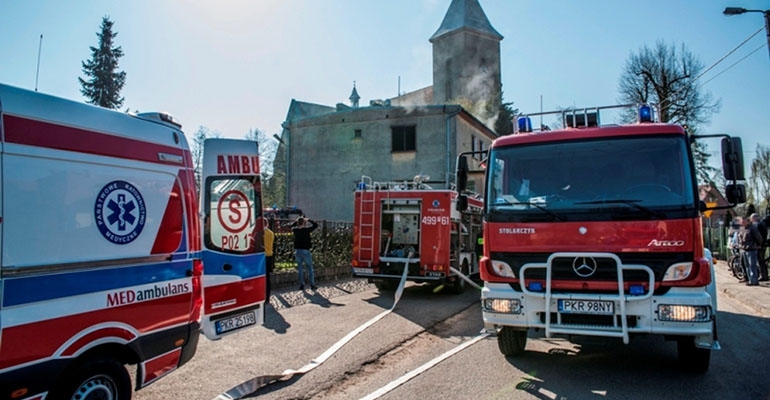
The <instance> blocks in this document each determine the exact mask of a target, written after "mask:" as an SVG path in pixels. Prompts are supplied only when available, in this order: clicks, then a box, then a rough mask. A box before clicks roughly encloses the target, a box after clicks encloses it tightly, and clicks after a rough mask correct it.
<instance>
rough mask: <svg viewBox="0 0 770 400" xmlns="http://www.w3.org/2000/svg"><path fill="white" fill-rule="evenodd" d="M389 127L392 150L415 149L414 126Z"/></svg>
mask: <svg viewBox="0 0 770 400" xmlns="http://www.w3.org/2000/svg"><path fill="white" fill-rule="evenodd" d="M390 129H391V138H392V149H393V150H392V151H393V152H394V153H395V152H399V151H415V150H417V145H416V139H415V136H416V135H415V131H416V129H415V126H414V125H408V126H393V127H391V128H390Z"/></svg>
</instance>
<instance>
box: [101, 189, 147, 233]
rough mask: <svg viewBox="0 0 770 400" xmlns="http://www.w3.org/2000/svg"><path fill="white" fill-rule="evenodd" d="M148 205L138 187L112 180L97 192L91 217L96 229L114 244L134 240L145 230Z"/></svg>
mask: <svg viewBox="0 0 770 400" xmlns="http://www.w3.org/2000/svg"><path fill="white" fill-rule="evenodd" d="M146 218H147V208H146V206H145V203H144V198H143V197H142V194H141V193H139V190H138V189H137V188H136V187H135V186H134V185H132V184H130V183H128V182H126V181H120V180H117V181H112V182H110V183H108V184H106V185H104V187H103V188H102V189H101V190H100V191H99V194H98V195H97V196H96V203H95V204H94V219H95V220H96V226H97V228H99V232H100V233H101V234H102V236H104V238H105V239H107V240H109V241H110V242H112V243H115V244H128V243H131V242H133V241H134V240H135V239H136V238H137V237H139V234H141V233H142V229H144V223H145V221H146Z"/></svg>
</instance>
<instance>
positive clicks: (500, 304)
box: [481, 299, 521, 314]
mask: <svg viewBox="0 0 770 400" xmlns="http://www.w3.org/2000/svg"><path fill="white" fill-rule="evenodd" d="M481 307H482V308H483V309H484V311H487V312H493V313H498V314H521V302H519V300H518V299H484V300H483V301H482V302H481Z"/></svg>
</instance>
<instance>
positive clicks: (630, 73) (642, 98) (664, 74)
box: [618, 41, 720, 129]
mask: <svg viewBox="0 0 770 400" xmlns="http://www.w3.org/2000/svg"><path fill="white" fill-rule="evenodd" d="M702 71H703V64H701V62H700V61H699V60H698V59H697V58H696V57H695V55H693V54H692V53H691V52H690V51H689V50H688V49H687V48H686V47H685V45H684V44H682V45H681V46H680V47H679V48H677V47H676V46H675V45H673V44H672V45H668V44H666V43H665V42H663V41H658V42H657V43H656V44H655V47H654V48H649V47H647V46H644V47H642V48H641V49H640V50H639V52H638V53H631V55H630V56H629V58H628V59H627V60H626V65H625V67H624V69H623V73H622V75H621V77H620V85H619V88H618V90H619V91H620V99H621V102H622V103H624V104H627V103H635V104H641V103H648V104H654V105H655V106H656V109H657V111H658V116H659V120H660V121H661V122H670V123H675V124H680V125H687V126H689V127H690V128H693V129H695V128H697V127H698V125H701V124H704V123H707V122H709V120H710V116H711V115H712V114H713V113H715V112H717V111H719V108H720V103H719V101H718V100H713V99H712V97H711V94H710V93H707V92H703V91H702V90H701V87H700V86H698V84H697V79H698V78H699V77H700V74H701V72H702Z"/></svg>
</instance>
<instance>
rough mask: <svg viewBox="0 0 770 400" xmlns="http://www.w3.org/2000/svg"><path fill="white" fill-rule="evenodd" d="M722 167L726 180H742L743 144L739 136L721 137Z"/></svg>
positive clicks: (743, 178)
mask: <svg viewBox="0 0 770 400" xmlns="http://www.w3.org/2000/svg"><path fill="white" fill-rule="evenodd" d="M722 168H723V170H724V175H725V179H727V180H728V181H743V180H745V179H746V177H745V175H744V172H743V145H742V144H741V138H739V137H735V136H733V137H730V138H723V139H722ZM744 194H745V193H744Z"/></svg>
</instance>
